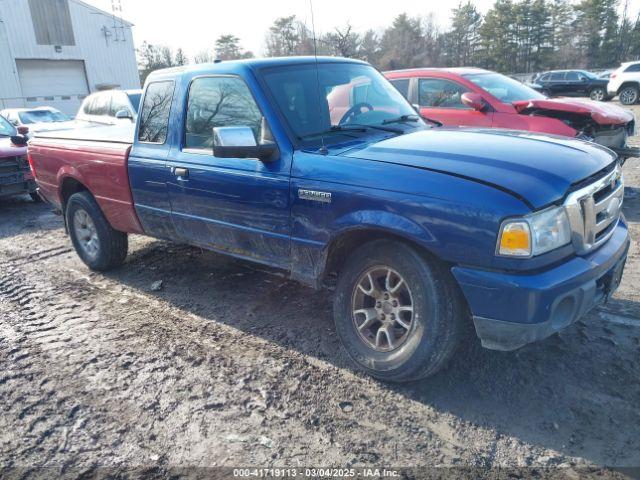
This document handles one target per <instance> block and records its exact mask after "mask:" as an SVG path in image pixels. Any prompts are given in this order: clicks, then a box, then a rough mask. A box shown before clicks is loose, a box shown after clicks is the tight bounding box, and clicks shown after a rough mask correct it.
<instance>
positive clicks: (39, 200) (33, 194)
mask: <svg viewBox="0 0 640 480" xmlns="http://www.w3.org/2000/svg"><path fill="white" fill-rule="evenodd" d="M29 196H30V197H31V200H33V201H34V202H36V203H42V198H40V195H38V192H29Z"/></svg>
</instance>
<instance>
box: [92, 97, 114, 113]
mask: <svg viewBox="0 0 640 480" xmlns="http://www.w3.org/2000/svg"><path fill="white" fill-rule="evenodd" d="M110 110H111V95H106V94H105V95H97V96H96V98H95V99H94V100H93V102H92V104H91V114H92V115H109V111H110Z"/></svg>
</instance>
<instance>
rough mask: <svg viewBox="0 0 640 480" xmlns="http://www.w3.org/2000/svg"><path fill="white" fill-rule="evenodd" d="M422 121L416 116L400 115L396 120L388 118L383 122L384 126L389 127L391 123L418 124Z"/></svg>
mask: <svg viewBox="0 0 640 480" xmlns="http://www.w3.org/2000/svg"><path fill="white" fill-rule="evenodd" d="M418 120H420V117H419V116H418V115H416V114H413V115H400V116H399V117H395V118H388V119H386V120H384V121H383V122H382V124H383V125H388V124H390V123H407V122H417V121H418Z"/></svg>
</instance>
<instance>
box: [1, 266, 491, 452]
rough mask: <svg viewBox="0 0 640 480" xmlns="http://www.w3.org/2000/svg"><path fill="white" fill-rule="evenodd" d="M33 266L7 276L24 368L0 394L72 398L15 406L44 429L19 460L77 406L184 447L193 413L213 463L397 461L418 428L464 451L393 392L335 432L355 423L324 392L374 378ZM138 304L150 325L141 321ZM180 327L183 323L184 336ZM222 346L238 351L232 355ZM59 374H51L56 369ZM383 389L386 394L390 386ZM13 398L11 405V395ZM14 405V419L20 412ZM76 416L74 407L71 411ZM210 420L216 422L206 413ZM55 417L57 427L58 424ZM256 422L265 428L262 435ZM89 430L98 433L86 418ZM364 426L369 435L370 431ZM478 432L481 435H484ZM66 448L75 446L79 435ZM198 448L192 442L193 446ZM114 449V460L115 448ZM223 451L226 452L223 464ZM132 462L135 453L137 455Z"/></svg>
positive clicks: (15, 344) (346, 390) (441, 426)
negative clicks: (33, 386)
mask: <svg viewBox="0 0 640 480" xmlns="http://www.w3.org/2000/svg"><path fill="white" fill-rule="evenodd" d="M33 273H35V272H29V275H28V276H27V277H25V276H24V275H25V271H24V268H23V269H21V270H18V268H17V266H13V267H11V268H10V271H8V272H7V274H5V275H3V276H2V277H0V300H2V301H3V302H5V303H9V304H11V305H14V306H15V307H16V309H17V310H18V311H19V315H15V314H14V315H12V321H11V322H10V323H11V328H12V330H13V331H12V333H11V335H10V336H7V335H5V333H3V334H2V337H3V340H2V342H3V343H2V344H3V345H4V343H5V342H6V341H7V340H10V338H9V337H11V338H13V339H14V341H9V343H10V347H11V348H12V351H13V352H14V356H10V357H8V358H7V360H8V363H10V364H13V359H15V358H19V359H20V360H19V361H18V362H16V363H15V364H14V365H12V366H13V371H15V372H18V371H20V372H22V373H20V374H19V376H16V377H11V378H9V377H7V381H6V382H4V383H0V395H1V396H3V397H4V396H5V395H9V394H8V392H7V391H6V389H8V388H10V384H14V385H15V383H16V382H20V381H22V380H23V379H25V378H26V377H28V378H32V379H35V378H38V379H44V380H46V381H45V385H47V384H49V385H51V384H53V385H58V387H59V390H62V391H65V392H68V393H67V395H66V396H64V395H60V394H57V393H51V392H48V393H47V392H42V393H41V394H40V395H34V396H33V398H28V399H23V402H22V403H23V404H24V405H26V406H23V407H22V408H21V409H20V410H19V412H18V420H19V421H20V422H21V426H22V428H23V431H24V433H25V434H26V435H27V437H28V436H29V435H31V434H32V433H33V432H34V430H37V431H43V432H45V433H46V435H44V436H42V434H41V436H39V437H36V438H32V439H31V444H32V446H31V447H27V448H23V449H22V455H21V456H25V455H26V456H27V457H28V456H30V454H31V452H34V451H35V450H36V449H39V450H41V449H42V448H43V446H42V444H43V443H44V442H45V439H46V437H52V436H57V437H61V436H64V431H68V429H69V428H73V424H70V422H69V421H67V420H64V419H65V418H68V417H71V418H75V417H76V416H77V412H78V409H80V410H81V411H82V412H94V411H104V410H105V409H106V410H108V411H114V412H120V415H119V417H118V418H115V419H114V418H110V419H109V420H107V419H106V418H103V421H108V423H109V425H110V427H111V428H110V430H113V429H115V430H116V431H120V430H123V431H124V432H126V433H123V435H124V436H127V437H130V436H131V435H133V436H134V437H136V436H138V434H136V433H135V431H136V430H138V428H137V426H135V424H137V425H140V426H142V427H143V428H142V430H145V429H146V433H145V434H141V435H142V438H145V437H148V436H150V435H152V436H153V437H155V438H156V439H157V438H159V437H163V436H165V437H166V438H168V437H175V436H176V435H177V436H178V437H183V440H184V443H185V444H189V443H190V442H191V443H193V440H194V439H193V438H192V432H191V430H190V429H192V428H193V427H192V425H193V416H196V417H201V418H202V421H203V422H204V423H205V424H209V425H206V427H205V429H204V430H205V431H204V432H202V435H204V437H203V438H202V439H201V442H202V445H201V447H202V448H204V447H205V446H206V447H207V448H211V447H212V446H217V448H216V449H215V450H214V452H212V454H213V455H214V458H219V457H220V456H221V455H227V456H230V458H234V457H235V458H236V459H237V460H240V461H242V463H247V461H249V459H252V458H254V459H255V460H256V461H261V462H265V461H268V462H273V461H275V460H276V459H278V458H301V459H304V458H307V457H309V456H311V457H313V458H321V457H325V458H327V459H328V461H330V460H333V461H335V463H336V464H340V463H344V461H345V458H346V457H354V458H355V460H356V461H357V460H358V459H360V461H368V460H371V461H373V460H376V459H380V458H383V457H386V456H389V458H391V455H393V457H395V456H396V455H398V452H397V451H396V450H397V444H398V442H399V441H401V442H410V441H415V440H416V435H417V436H418V437H423V438H424V442H423V444H422V445H421V449H422V450H423V453H427V454H428V452H432V453H431V454H432V455H433V457H434V458H436V457H437V458H439V459H442V458H448V457H458V456H460V455H461V454H463V450H464V442H463V440H462V439H461V438H460V437H459V435H458V433H457V432H456V430H455V429H454V428H452V427H451V426H450V425H449V424H448V423H449V422H450V420H448V419H442V421H436V415H431V418H429V419H428V420H427V421H424V420H422V421H419V422H415V421H412V422H409V421H408V417H409V416H410V414H411V412H412V411H413V409H412V408H411V405H410V404H411V401H410V400H407V399H403V398H401V397H397V398H394V399H393V401H392V405H391V406H390V407H388V408H380V409H378V411H377V412H376V411H374V412H372V413H371V415H370V418H369V419H368V420H367V421H366V422H361V423H360V424H358V429H359V430H361V432H360V433H359V434H358V435H353V436H352V435H344V434H343V433H342V431H343V430H344V429H343V428H340V427H341V426H342V427H345V426H348V424H350V423H353V420H352V419H351V418H349V416H346V415H344V418H340V412H339V408H337V405H336V403H337V402H335V401H331V402H326V401H323V400H322V399H323V397H326V396H327V392H331V393H330V396H331V397H334V396H336V395H337V396H338V398H340V393H342V396H343V397H345V398H350V397H354V396H357V395H358V393H357V391H358V390H359V391H367V390H369V391H371V390H372V386H374V390H376V389H375V382H373V381H372V380H370V379H368V378H360V377H358V376H356V375H353V374H352V373H350V372H343V371H339V370H338V369H337V368H335V367H332V366H330V365H327V364H324V362H321V361H317V360H316V361H311V362H309V361H308V359H305V358H304V355H301V354H299V353H297V352H295V353H294V352H288V351H284V350H283V349H282V348H280V347H273V346H271V345H270V344H269V343H268V342H265V341H264V340H262V339H257V338H254V337H247V336H245V335H243V334H241V333H240V332H238V331H235V329H233V328H232V327H227V326H221V325H216V324H215V323H211V322H207V321H204V320H203V319H202V318H200V317H197V316H196V315H193V314H190V313H187V314H185V313H184V312H179V311H175V308H171V307H167V305H163V304H162V302H160V301H158V300H156V299H153V298H148V297H147V296H145V295H142V294H130V293H129V292H124V293H123V292H117V294H113V293H112V290H113V288H112V287H113V285H111V281H108V280H105V279H103V278H100V277H97V278H94V277H96V276H95V275H93V274H89V276H88V277H87V276H84V277H80V278H78V277H77V275H73V272H71V274H70V273H69V271H67V272H66V274H63V275H59V276H56V277H55V281H53V282H52V283H48V282H47V281H46V279H41V278H40V277H38V276H34V275H33ZM79 273H80V272H79ZM51 280H53V278H50V279H49V281H51ZM78 290H82V296H83V297H84V298H83V301H82V302H80V301H77V300H76V301H74V299H73V298H74V297H75V296H76V295H75V292H77V291H78ZM97 297H99V301H97ZM96 304H99V305H96ZM116 308H117V309H118V312H117V316H118V318H119V319H121V320H124V319H129V320H131V321H133V322H136V321H137V322H138V324H137V325H136V324H135V323H127V324H126V325H123V324H120V325H118V324H117V323H114V319H113V317H111V316H110V314H109V313H108V312H109V310H111V309H114V310H113V311H115V309H116ZM141 309H144V310H145V311H146V312H147V316H148V317H150V318H151V320H147V321H142V322H140V318H139V317H140V315H139V314H140V311H141ZM158 310H159V311H158ZM181 328H184V329H185V330H183V331H182V332H180V331H179V330H180V329H181ZM15 339H20V340H15ZM220 340H224V342H223V343H221V342H220ZM226 348H232V350H233V351H231V352H229V355H226V354H225V353H226V352H225V349H226ZM141 349H142V351H141ZM238 351H243V352H244V355H243V356H242V357H238V356H237V352H238ZM143 352H144V353H143ZM43 357H44V358H43ZM29 358H31V359H32V363H31V365H30V369H25V368H24V365H23V364H22V363H19V362H24V361H26V360H27V359H29ZM43 360H44V363H45V364H44V365H43V364H42V361H43ZM98 367H99V368H98ZM96 368H98V370H99V371H96ZM52 370H55V371H56V374H53V375H52V372H51V371H52ZM263 373H266V376H267V378H266V379H265V378H261V374H263ZM70 374H71V375H72V377H71V378H70V377H69V375H70ZM95 375H100V376H101V381H102V387H103V388H106V390H107V391H109V392H111V393H112V394H115V397H116V398H115V399H113V400H109V399H102V400H100V399H98V401H97V404H95V403H94V402H95V401H96V399H95V398H93V397H92V396H91V395H87V393H86V392H85V391H83V387H82V386H81V385H87V384H92V383H93V384H95V383H96V382H95V378H92V377H94V376H95ZM120 375H122V376H120ZM345 377H346V378H345ZM341 380H342V381H341ZM345 380H346V381H345ZM363 383H364V385H363ZM167 385H170V386H171V389H172V390H173V391H174V392H175V391H176V390H177V391H182V390H185V391H198V392H199V393H197V394H195V395H189V396H188V397H186V398H182V399H181V400H179V401H176V399H171V400H170V401H168V398H167V395H165V391H164V390H165V388H164V387H166V386H167ZM56 391H58V389H56ZM145 391H146V392H145ZM376 393H378V394H381V395H383V396H384V397H387V396H389V392H387V391H384V390H382V391H381V392H376ZM43 396H44V398H45V399H46V400H45V401H44V402H43V401H42V400H41V399H42V398H43ZM128 396H131V397H138V399H139V400H140V402H139V403H138V402H134V403H131V402H129V401H127V400H124V398H123V397H128ZM117 397H120V403H118V404H117V405H116V404H114V403H113V402H114V401H115V400H117ZM178 397H180V396H179V395H178ZM71 398H77V400H78V401H79V402H80V403H79V404H78V403H74V402H72V401H71V400H70V399H71ZM398 402H399V403H400V404H402V403H405V404H407V405H405V408H406V409H407V414H406V417H407V418H405V419H404V420H403V419H402V418H398V419H397V420H396V421H394V422H390V421H389V418H390V412H397V411H398V409H399V407H398ZM7 403H8V404H11V403H12V402H7ZM13 403H14V405H15V401H14V402H13ZM51 404H54V405H58V406H60V407H61V408H62V409H63V410H66V411H67V413H66V414H62V415H61V412H60V411H59V410H58V411H55V412H53V411H50V410H49V411H44V412H42V407H43V406H45V405H51ZM74 409H75V410H74ZM10 410H12V411H13V413H14V414H15V409H10ZM72 411H75V412H76V413H75V414H73V415H71V413H70V412H72ZM37 412H40V414H39V415H38V414H37ZM7 413H8V412H7ZM422 413H424V409H423V412H422ZM211 415H215V416H216V417H220V418H219V419H211V418H210V417H211ZM336 415H338V418H337V419H336ZM60 417H62V419H63V421H62V422H61V423H60V422H57V423H56V422H53V421H52V419H53V418H60ZM167 417H169V418H175V419H176V421H177V424H178V425H179V427H178V428H177V429H176V428H175V426H174V427H172V428H167V427H166V426H164V425H163V423H164V422H163V421H162V419H163V418H167ZM401 417H402V415H401ZM206 419H209V421H205V420H206ZM211 420H215V421H214V422H213V424H217V427H216V428H215V429H214V430H211V427H212V426H213V425H211V424H210V423H211ZM292 421H293V422H294V423H295V428H293V429H292V431H289V429H286V428H283V426H284V424H286V423H287V422H292ZM416 423H418V424H422V425H420V426H417V425H416ZM341 424H344V425H341ZM324 425H326V426H324ZM388 428H393V429H394V430H396V434H398V433H399V434H400V438H398V437H396V438H393V436H391V435H390V434H389V432H388V431H387V430H388ZM65 429H66V430H65ZM256 429H257V430H258V431H259V432H261V433H260V434H257V433H256ZM83 430H84V431H85V432H89V431H92V429H91V428H89V426H88V425H87V424H85V425H84V426H83ZM98 431H99V429H98ZM367 431H369V432H370V433H369V434H366V432H367ZM54 432H55V433H56V435H53V433H54ZM239 432H240V433H239ZM276 432H277V435H278V436H279V438H278V439H274V438H271V439H268V441H266V440H264V438H266V437H267V436H271V437H274V433H276ZM362 433H365V435H364V438H375V439H376V440H375V441H373V440H370V441H364V442H363V441H362V440H361V438H362V435H361V434H362ZM477 434H478V435H480V436H482V435H484V434H483V433H482V432H481V431H478V432H477ZM486 436H487V442H488V445H487V449H490V448H493V447H490V445H489V443H491V440H490V437H492V435H491V434H489V432H487V434H486ZM263 437H264V438H263ZM292 437H293V438H294V439H295V441H292ZM403 437H404V438H403ZM131 440H132V439H131V438H127V439H126V440H124V439H122V438H120V439H119V440H118V441H120V442H122V443H123V444H127V445H130V444H131ZM61 441H62V440H60V439H59V440H58V441H57V442H53V445H52V446H51V447H50V452H49V457H45V458H59V457H60V455H61V452H60V451H59V449H57V448H58V444H60V442H61ZM64 443H65V444H67V445H68V444H74V443H75V440H74V439H71V440H67V441H65V442H64ZM178 443H180V442H178ZM198 443H199V442H198V441H196V445H197V444H198ZM264 443H267V444H271V443H274V444H275V443H277V444H280V445H289V447H287V448H285V447H280V448H279V449H277V450H276V451H275V452H274V451H271V448H266V447H265V446H264V445H262V444H264ZM383 444H386V446H383ZM192 448H193V447H192ZM192 448H191V449H192ZM191 449H190V448H184V449H181V448H179V447H177V448H174V450H177V451H176V452H174V455H170V457H171V460H172V464H175V463H181V462H184V461H193V460H195V459H194V458H193V454H192V453H191V452H190V450H191ZM256 449H257V450H258V451H257V452H255V451H254V450H256ZM290 450H293V451H290ZM160 452H162V454H163V455H164V454H166V446H165V448H162V449H159V453H158V454H156V455H159V454H160ZM320 452H322V454H320ZM372 452H373V453H372ZM139 454H140V456H141V458H144V457H145V455H146V456H147V457H148V458H151V457H152V456H153V454H150V453H149V452H148V451H147V452H139ZM112 455H113V456H117V455H115V452H112ZM150 455H151V457H150ZM411 455H412V454H411V452H404V451H401V452H400V454H399V457H398V459H400V458H403V457H404V458H405V460H406V461H408V460H409V458H410V457H411ZM62 456H63V457H64V455H62ZM274 456H275V458H272V457H274ZM345 456H346V457H345ZM225 458H226V457H224V456H222V457H221V458H219V461H222V460H224V459H225ZM128 459H129V460H131V456H130V455H128ZM198 460H200V459H198ZM70 461H71V460H70ZM102 461H104V459H102Z"/></svg>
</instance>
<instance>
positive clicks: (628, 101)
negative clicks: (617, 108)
mask: <svg viewBox="0 0 640 480" xmlns="http://www.w3.org/2000/svg"><path fill="white" fill-rule="evenodd" d="M618 98H619V99H620V103H621V104H623V105H634V104H635V103H638V98H640V90H638V87H636V86H634V85H629V86H627V87H624V88H623V89H622V90H620V93H619V94H618Z"/></svg>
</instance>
